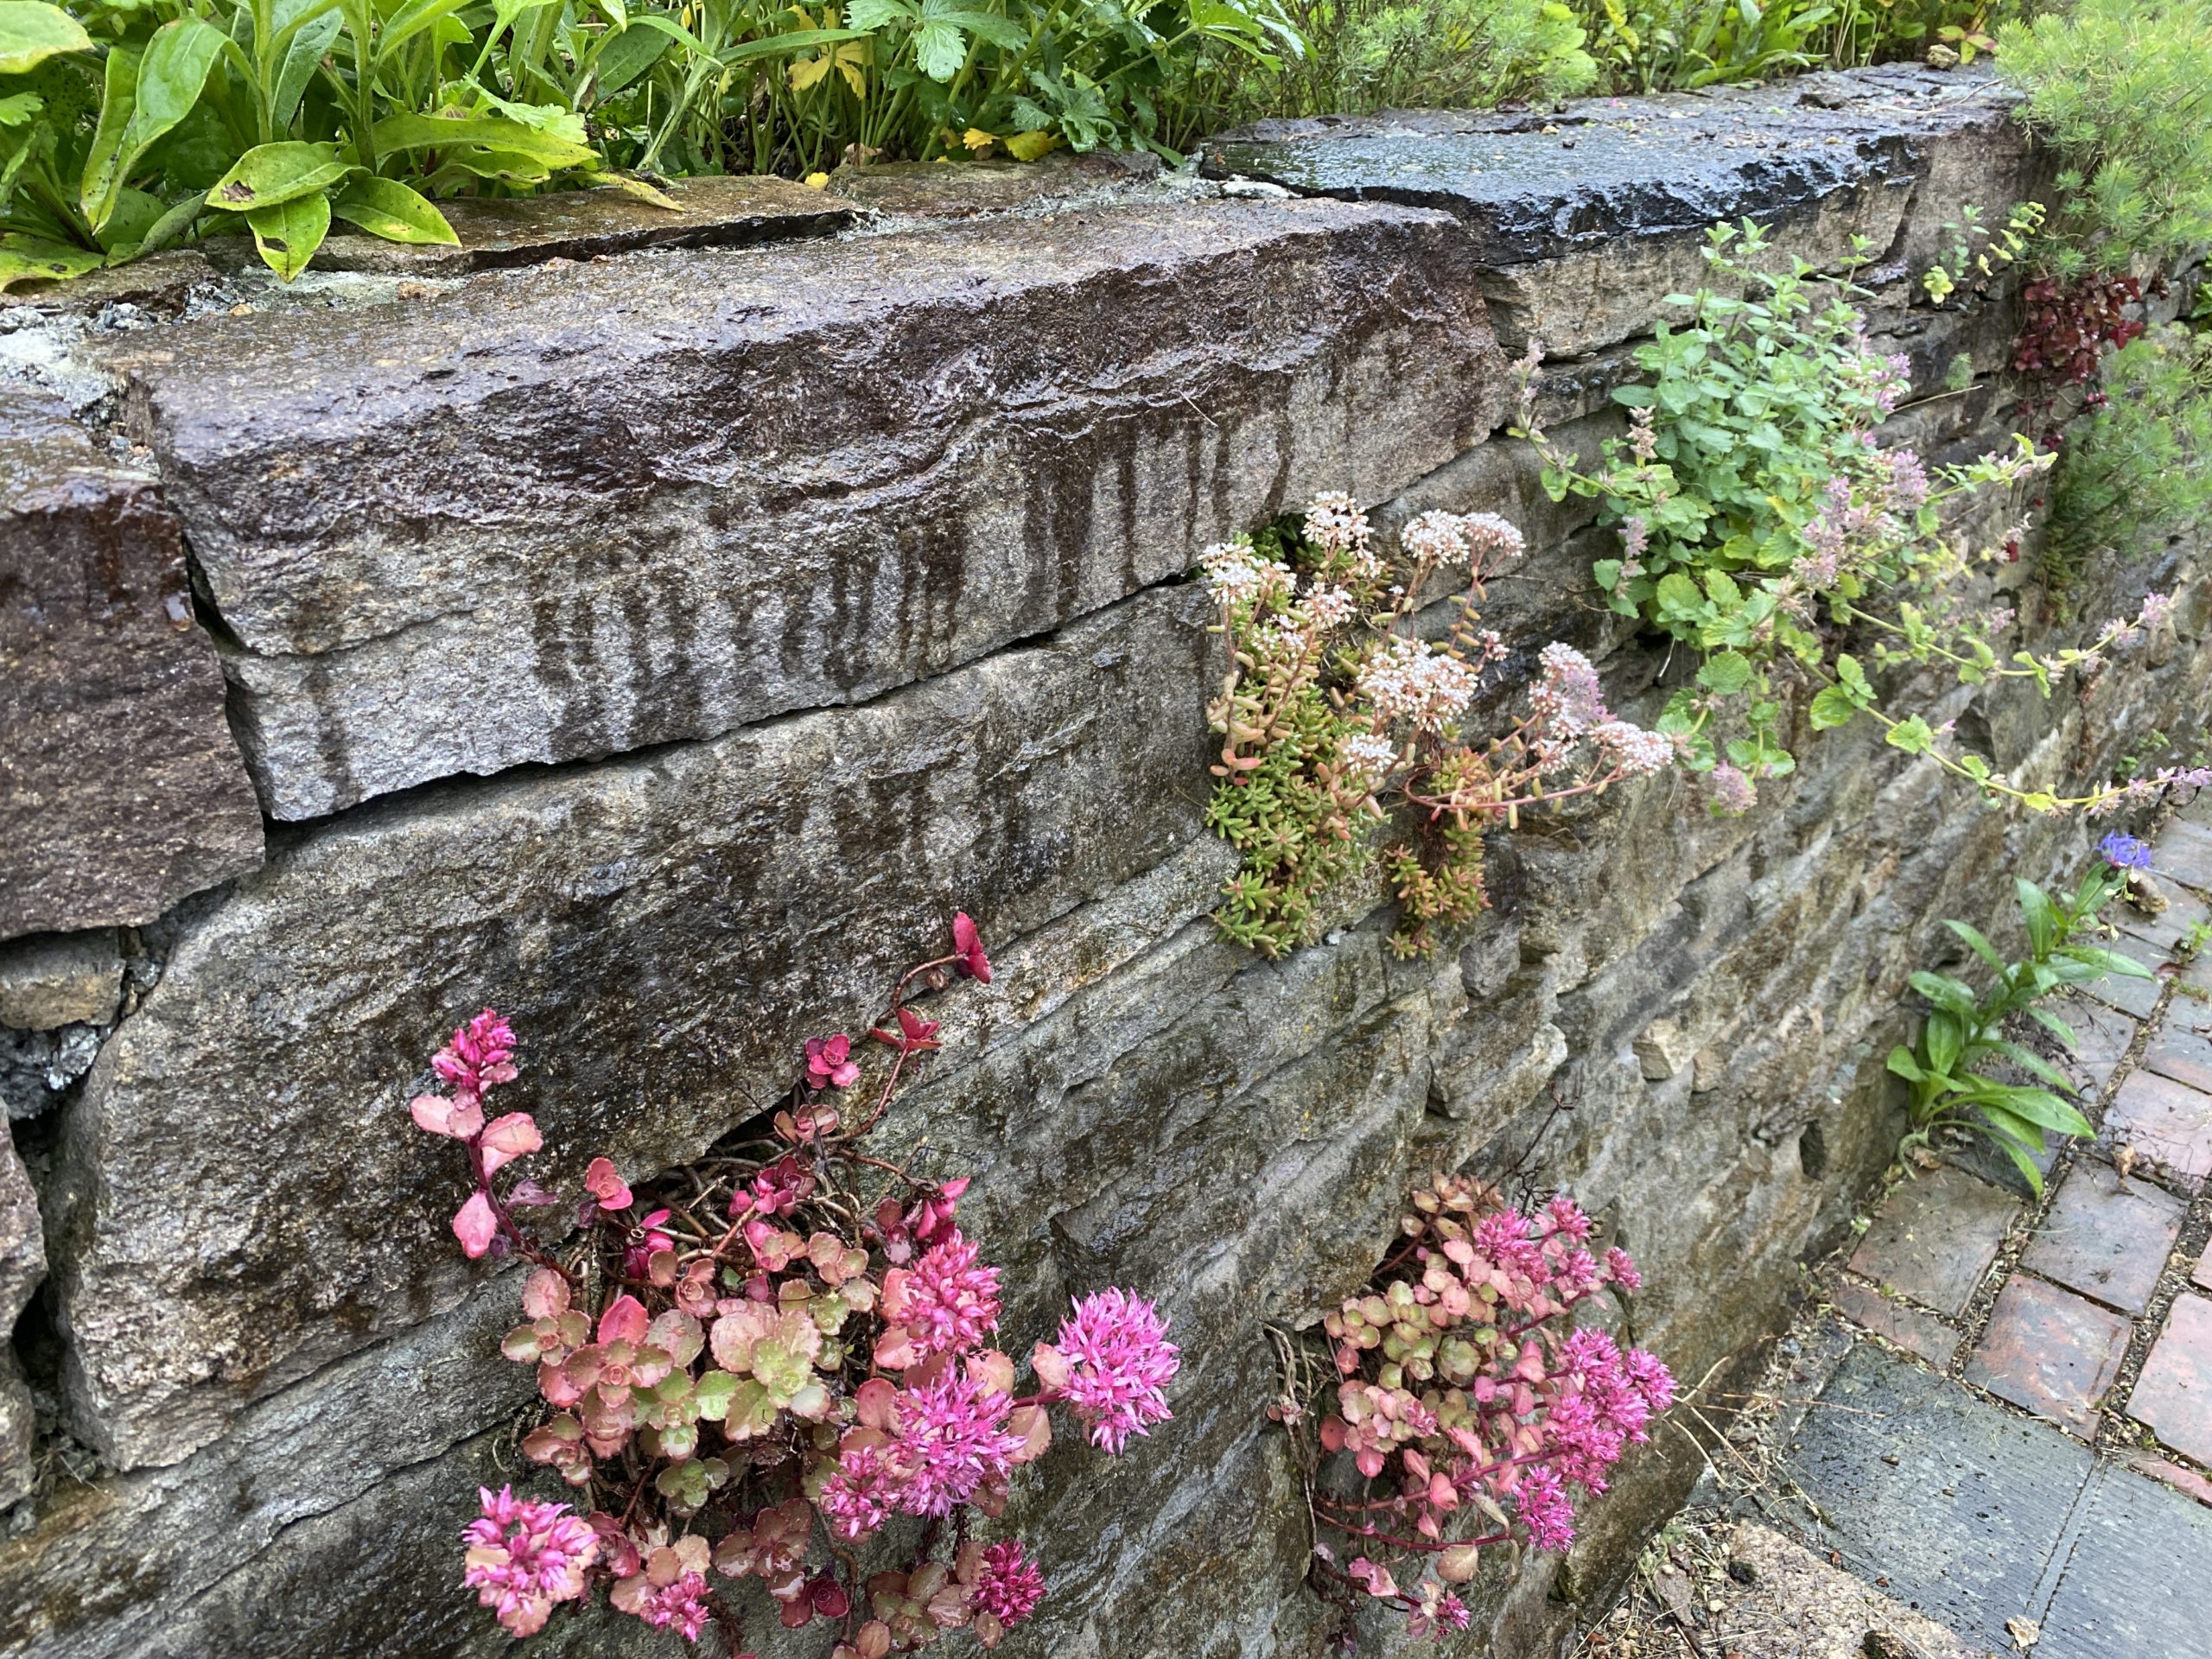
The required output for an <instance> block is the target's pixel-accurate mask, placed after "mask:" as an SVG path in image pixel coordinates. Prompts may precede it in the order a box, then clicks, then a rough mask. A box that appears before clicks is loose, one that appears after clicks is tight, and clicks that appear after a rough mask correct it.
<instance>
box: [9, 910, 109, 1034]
mask: <svg viewBox="0 0 2212 1659" xmlns="http://www.w3.org/2000/svg"><path fill="white" fill-rule="evenodd" d="M122 1002H123V956H122V952H121V951H120V950H118V949H117V947H116V942H115V931H114V930H113V929H112V928H100V929H94V930H92V931H88V932H84V933H55V934H46V935H42V936H40V937H37V938H28V939H22V940H18V941H16V943H15V944H9V945H5V946H0V1026H12V1027H15V1028H16V1030H18V1031H55V1030H59V1029H60V1027H63V1026H67V1025H76V1024H83V1025H92V1026H104V1025H107V1024H110V1023H111V1022H112V1021H113V1020H114V1019H115V1015H116V1010H117V1009H118V1007H121V1006H122Z"/></svg>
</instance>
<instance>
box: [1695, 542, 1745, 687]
mask: <svg viewBox="0 0 2212 1659" xmlns="http://www.w3.org/2000/svg"><path fill="white" fill-rule="evenodd" d="M1714 575H1719V572H1717V571H1715V572H1713V573H1712V574H1711V575H1707V578H1706V580H1707V585H1708V586H1710V585H1711V582H1712V581H1713V576H1714ZM1697 683H1699V684H1700V685H1701V686H1703V687H1704V688H1705V689H1706V690H1708V691H1717V692H1719V694H1720V695H1721V696H1734V695H1735V694H1736V693H1737V692H1738V691H1741V690H1743V689H1744V688H1745V686H1747V685H1749V684H1750V683H1751V658H1748V657H1745V655H1744V654H1743V653H1742V652H1734V651H1723V652H1715V653H1714V654H1713V656H1711V657H1708V658H1706V659H1705V662H1704V664H1702V665H1701V666H1700V668H1699V669H1698V671H1697Z"/></svg>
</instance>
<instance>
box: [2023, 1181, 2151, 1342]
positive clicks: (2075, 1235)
mask: <svg viewBox="0 0 2212 1659" xmlns="http://www.w3.org/2000/svg"><path fill="white" fill-rule="evenodd" d="M2184 1213H2185V1206H2184V1205H2183V1204H2182V1202H2181V1200H2180V1199H2178V1198H2171V1197H2169V1196H2168V1195H2167V1194H2165V1193H2164V1192H2160V1191H2158V1188H2157V1187H2155V1186H2152V1185H2149V1184H2148V1183H2147V1182H2143V1181H2129V1180H2123V1179H2121V1178H2120V1176H2118V1175H2116V1174H2114V1173H2113V1172H2112V1171H2111V1170H2109V1169H2107V1168H2105V1167H2104V1166H2102V1165H2101V1164H2093V1163H2084V1164H2083V1165H2082V1166H2081V1167H2079V1168H2078V1169H2076V1170H2075V1172H2074V1173H2073V1174H2072V1175H2070V1176H2069V1177H2068V1178H2067V1180H2066V1184H2065V1185H2063V1186H2062V1187H2060V1188H2059V1189H2058V1196H2057V1197H2056V1198H2053V1199H2052V1200H2051V1205H2050V1212H2049V1213H2048V1214H2046V1215H2045V1216H2044V1219H2043V1224H2042V1225H2041V1226H2040V1227H2038V1228H2037V1230H2036V1236H2035V1239H2034V1241H2033V1242H2032V1243H2030V1244H2029V1246H2028V1249H2027V1254H2026V1255H2024V1256H2023V1257H2022V1258H2021V1261H2020V1265H2021V1266H2022V1267H2024V1268H2030V1269H2031V1270H2033V1271H2034V1272H2037V1273H2039V1274H2042V1275H2043V1276H2044V1278H2046V1279H2050V1280H2053V1281H2056V1282H2057V1283H2059V1284H2062V1285H2063V1286H2065V1287H2067V1288H2068V1289H2069V1290H2075V1291H2079V1292H2081V1294H2082V1295H2084V1296H2088V1297H2092V1298H2094V1300H2098V1301H2100V1302H2102V1303H2103V1304H2104V1305H2105V1306H2107V1307H2111V1308H2117V1309H2118V1310H2119V1311H2120V1313H2141V1312H2142V1311H2143V1310H2144V1309H2145V1307H2146V1306H2149V1305H2150V1301H2151V1293H2152V1290H2154V1289H2155V1288H2157V1287H2158V1275H2159V1274H2161V1273H2164V1271H2165V1268H2166V1257H2167V1255H2169V1254H2170V1253H2171V1251H2172V1249H2173V1247H2174V1237H2175V1236H2176V1235H2177V1234H2178V1233H2179V1232H2180V1231H2181V1224H2182V1217H2183V1214H2184Z"/></svg>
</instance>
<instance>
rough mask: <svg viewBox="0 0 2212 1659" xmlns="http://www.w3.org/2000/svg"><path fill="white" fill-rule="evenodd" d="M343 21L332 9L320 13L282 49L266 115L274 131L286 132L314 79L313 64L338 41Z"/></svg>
mask: <svg viewBox="0 0 2212 1659" xmlns="http://www.w3.org/2000/svg"><path fill="white" fill-rule="evenodd" d="M343 21H344V19H342V18H341V17H340V16H339V14H338V12H337V11H336V10H328V11H322V12H318V13H317V14H316V15H315V16H312V17H309V18H308V19H307V20H305V21H304V22H302V23H300V25H299V26H298V28H297V29H295V30H294V32H293V35H292V38H291V40H290V41H289V42H288V43H287V44H286V46H285V48H284V61H283V66H282V67H279V68H278V70H277V86H276V90H275V92H273V93H272V94H271V98H270V115H271V118H272V120H273V121H274V123H275V125H276V130H277V131H279V132H284V131H289V130H290V128H291V124H292V118H293V117H294V116H295V115H296V114H297V113H299V108H300V99H302V98H303V97H305V96H306V95H307V90H308V81H309V80H311V79H314V77H315V65H317V64H318V63H320V62H321V61H322V54H324V53H326V52H327V51H329V50H330V47H331V43H332V42H333V41H335V40H336V39H337V38H338V29H339V26H340V23H341V22H343Z"/></svg>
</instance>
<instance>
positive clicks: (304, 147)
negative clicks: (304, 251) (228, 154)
mask: <svg viewBox="0 0 2212 1659" xmlns="http://www.w3.org/2000/svg"><path fill="white" fill-rule="evenodd" d="M352 171H353V168H352V167H351V166H350V165H348V164H347V163H346V162H341V161H340V160H339V159H338V147H337V146H336V145H335V144H303V143H300V142H299V141H298V140H297V139H292V138H288V139H285V140H283V142H282V143H274V144H256V145H255V146H254V147H253V148H252V149H249V150H248V151H246V153H245V155H243V156H239V157H238V161H237V162H236V164H235V165H233V166H232V168H231V170H230V171H229V172H227V173H226V174H224V175H223V176H222V177H221V178H220V179H219V180H217V181H215V188H213V190H210V191H209V192H208V193H207V205H208V206H209V207H220V208H221V209H223V210H224V211H225V212H226V213H255V212H257V211H259V210H261V209H264V208H269V207H282V206H283V204H284V203H286V202H288V201H297V200H301V199H302V197H306V196H320V195H321V194H322V193H323V192H324V191H326V190H327V189H329V188H330V187H331V186H332V185H334V184H335V183H337V182H338V181H340V179H342V178H344V177H345V176H346V175H347V174H348V173H350V172H352ZM322 217H323V224H324V227H325V228H326V229H327V228H328V226H329V221H330V213H329V211H328V204H327V203H326V204H324V212H323V216H322ZM256 229H257V232H258V227H256ZM315 240H316V241H317V242H318V243H320V242H321V240H322V238H321V235H320V234H319V233H318V234H317V236H316V237H315ZM310 251H312V250H310Z"/></svg>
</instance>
